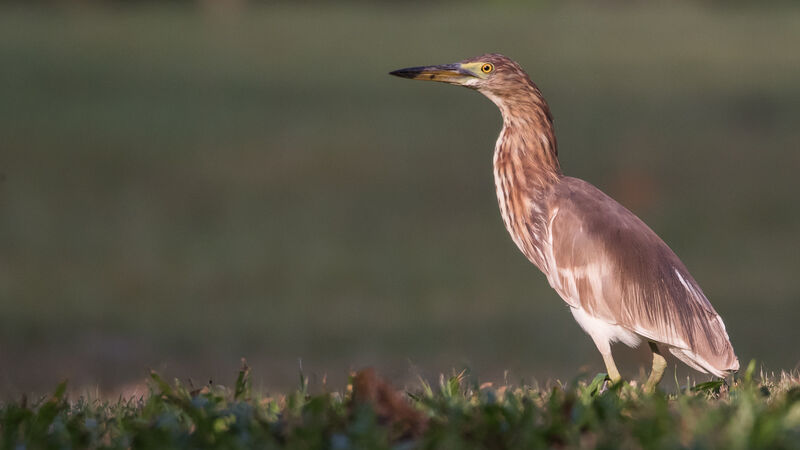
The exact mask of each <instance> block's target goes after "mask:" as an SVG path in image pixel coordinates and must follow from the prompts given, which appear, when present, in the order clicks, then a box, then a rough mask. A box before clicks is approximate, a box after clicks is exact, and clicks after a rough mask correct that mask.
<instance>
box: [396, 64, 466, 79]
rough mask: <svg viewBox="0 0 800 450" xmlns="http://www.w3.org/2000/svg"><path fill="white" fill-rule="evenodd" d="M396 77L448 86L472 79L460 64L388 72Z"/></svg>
mask: <svg viewBox="0 0 800 450" xmlns="http://www.w3.org/2000/svg"><path fill="white" fill-rule="evenodd" d="M389 75H394V76H396V77H402V78H410V79H412V80H423V81H440V82H443V83H450V84H464V82H466V81H467V80H469V79H471V78H474V77H475V75H473V74H472V72H470V71H468V70H466V69H464V68H462V67H461V64H458V63H455V64H442V65H440V66H422V67H408V68H405V69H398V70H395V71H394V72H389Z"/></svg>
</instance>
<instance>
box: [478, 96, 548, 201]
mask: <svg viewBox="0 0 800 450" xmlns="http://www.w3.org/2000/svg"><path fill="white" fill-rule="evenodd" d="M487 97H489V99H491V100H492V101H493V102H494V103H495V104H496V105H497V107H498V108H499V109H500V112H501V113H502V115H503V130H502V131H501V132H500V137H499V138H498V140H497V145H496V146H495V154H494V165H495V173H496V174H497V173H498V171H500V172H503V173H505V174H507V176H509V178H510V179H509V180H508V181H510V183H511V184H512V185H513V186H514V187H515V188H517V189H523V190H531V191H542V190H544V189H545V188H546V187H547V186H549V185H551V184H552V183H554V182H556V181H558V179H559V178H560V177H561V176H562V173H561V165H560V164H559V161H558V143H557V142H556V135H555V130H554V128H553V118H552V116H551V114H550V108H549V107H548V106H547V102H545V100H544V98H543V97H542V94H541V92H540V91H539V89H538V88H537V87H536V85H534V84H533V83H530V85H528V86H525V87H523V88H522V89H520V90H519V91H518V92H515V94H514V96H513V97H498V96H494V95H490V94H487ZM512 174H513V175H512Z"/></svg>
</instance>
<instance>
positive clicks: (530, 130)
mask: <svg viewBox="0 0 800 450" xmlns="http://www.w3.org/2000/svg"><path fill="white" fill-rule="evenodd" d="M390 74H391V75H395V76H398V77H403V78H410V79H414V80H425V81H438V82H444V83H448V84H453V85H459V86H464V87H467V88H469V89H473V90H477V91H478V92H480V93H481V94H483V95H485V96H486V97H488V98H489V100H491V101H492V102H493V103H494V104H495V105H497V107H498V108H499V109H500V113H501V115H502V118H503V127H502V130H501V131H500V136H499V138H498V139H497V143H496V145H495V148H494V157H493V168H494V182H495V191H496V193H497V200H498V203H499V205H500V215H501V216H502V220H503V223H504V224H505V227H506V230H508V233H509V234H510V235H511V239H512V240H513V241H514V243H515V244H516V246H517V247H518V248H519V250H520V251H522V253H523V254H524V255H525V257H526V258H527V259H528V260H529V261H530V262H532V263H533V264H534V265H535V266H536V267H537V268H538V269H539V270H541V271H542V272H543V273H544V275H545V277H546V278H547V281H548V283H549V284H550V286H551V287H552V288H553V289H554V290H555V291H556V292H557V293H558V294H559V296H560V297H561V298H562V299H563V300H564V301H565V302H566V304H567V306H568V307H569V310H570V312H571V313H572V316H573V317H574V318H575V320H576V321H577V322H578V325H580V327H581V328H582V329H583V330H584V331H585V332H586V334H588V335H589V337H590V338H591V339H592V340H593V341H594V344H595V346H596V347H597V349H598V350H599V352H600V355H601V356H602V357H603V362H604V364H605V366H606V371H607V376H608V378H609V379H610V382H611V383H614V384H616V383H618V382H619V381H620V380H621V376H620V373H619V370H618V369H617V366H616V364H615V363H614V358H613V357H612V354H611V344H613V343H615V342H622V343H623V344H625V345H627V346H629V347H637V346H639V345H640V344H641V343H643V342H647V343H648V346H649V348H650V351H651V352H652V358H653V361H652V369H651V371H650V375H649V376H648V378H647V381H646V382H645V385H644V389H645V390H647V391H652V390H653V389H654V388H655V387H656V386H657V385H658V383H659V382H660V381H661V378H662V377H663V375H664V370H665V368H666V366H667V362H666V359H665V358H664V356H665V355H666V354H667V353H669V354H672V355H674V356H675V357H676V358H677V359H678V360H680V361H682V362H683V363H685V364H686V365H688V366H689V367H691V368H693V369H695V370H697V371H699V372H701V373H708V374H712V375H714V376H717V377H720V378H724V377H725V376H727V375H729V374H731V373H733V372H736V371H737V370H738V369H739V360H738V358H737V357H736V354H735V353H734V350H733V346H732V344H731V341H730V338H729V337H728V333H727V331H726V330H725V324H724V323H723V322H722V318H721V317H720V316H719V314H717V312H716V311H715V310H714V307H713V306H711V303H710V302H709V301H708V298H707V297H706V295H705V294H704V293H703V290H702V289H701V288H700V286H699V285H698V283H697V281H695V279H694V278H693V277H692V275H691V274H690V273H689V271H688V270H687V268H686V266H685V265H684V264H683V263H682V262H681V260H680V259H679V258H678V256H676V255H675V253H674V252H673V251H672V249H670V247H669V246H668V245H667V244H666V243H664V241H663V240H662V239H661V238H659V237H658V235H657V234H656V233H655V232H653V230H651V229H650V227H648V226H647V225H646V224H645V223H644V222H643V221H642V220H641V219H639V218H638V217H637V216H636V215H635V214H633V213H632V212H631V211H629V210H628V209H627V208H625V207H624V206H622V205H621V204H619V203H618V202H616V201H615V200H614V199H612V198H611V197H609V196H608V195H606V194H605V193H603V192H602V191H601V190H600V189H598V188H596V187H595V186H593V185H591V184H589V183H588V182H586V181H583V180H580V179H578V178H573V177H568V176H565V175H564V173H563V172H562V170H561V165H560V163H559V160H558V145H557V142H556V135H555V130H554V127H553V116H552V114H551V113H550V108H549V106H548V104H547V102H546V101H545V99H544V97H543V96H542V92H541V91H540V90H539V87H538V86H537V85H536V84H535V83H534V82H532V81H531V79H530V78H529V76H528V75H527V73H526V72H525V71H524V70H523V69H522V67H521V66H520V65H519V64H518V63H516V62H515V61H513V60H511V59H510V58H508V57H506V56H503V55H500V54H496V53H489V54H484V55H481V56H477V57H474V58H468V59H465V60H463V61H460V62H457V63H453V64H443V65H434V66H420V67H409V68H405V69H399V70H395V71H393V72H390Z"/></svg>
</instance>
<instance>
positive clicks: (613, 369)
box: [600, 351, 622, 384]
mask: <svg viewBox="0 0 800 450" xmlns="http://www.w3.org/2000/svg"><path fill="white" fill-rule="evenodd" d="M600 354H601V355H603V362H604V363H606V373H608V378H611V382H612V383H615V384H616V383H618V382H619V381H620V380H621V379H622V377H621V376H620V374H619V370H617V365H616V364H614V358H613V357H612V356H611V351H609V352H607V353H600Z"/></svg>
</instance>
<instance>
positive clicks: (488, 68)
mask: <svg viewBox="0 0 800 450" xmlns="http://www.w3.org/2000/svg"><path fill="white" fill-rule="evenodd" d="M493 70H494V66H493V65H491V64H489V63H486V64H484V65H482V66H481V72H483V73H489V72H491V71H493Z"/></svg>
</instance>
